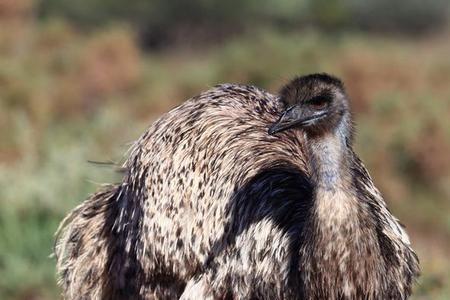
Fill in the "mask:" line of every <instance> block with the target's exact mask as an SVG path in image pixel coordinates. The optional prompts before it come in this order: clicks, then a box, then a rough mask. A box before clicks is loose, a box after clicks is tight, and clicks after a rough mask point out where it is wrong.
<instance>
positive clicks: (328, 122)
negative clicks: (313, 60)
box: [269, 74, 351, 137]
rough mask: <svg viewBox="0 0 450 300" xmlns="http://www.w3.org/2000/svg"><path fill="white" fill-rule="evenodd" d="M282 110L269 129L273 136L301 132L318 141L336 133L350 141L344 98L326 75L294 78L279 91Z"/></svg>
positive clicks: (338, 84)
mask: <svg viewBox="0 0 450 300" xmlns="http://www.w3.org/2000/svg"><path fill="white" fill-rule="evenodd" d="M280 100H281V101H282V102H283V103H284V104H285V106H286V108H287V109H286V110H285V111H284V112H283V114H282V115H281V117H280V118H279V119H278V121H276V122H275V123H274V124H272V126H270V128H269V134H270V135H273V134H276V133H278V132H281V131H284V130H287V129H290V128H302V129H303V130H304V131H305V133H306V135H307V136H308V137H320V136H323V135H325V134H327V133H336V131H337V130H338V131H339V132H340V133H342V134H343V135H344V136H345V137H351V120H350V112H349V104H348V99H347V95H346V92H345V89H344V85H343V84H342V82H341V81H340V80H339V79H337V78H336V77H333V76H330V75H328V74H311V75H307V76H302V77H297V78H295V79H293V80H292V81H290V82H289V83H288V84H287V85H285V86H284V87H283V88H282V89H281V91H280Z"/></svg>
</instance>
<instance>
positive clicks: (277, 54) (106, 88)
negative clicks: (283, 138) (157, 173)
mask: <svg viewBox="0 0 450 300" xmlns="http://www.w3.org/2000/svg"><path fill="white" fill-rule="evenodd" d="M124 3H125V2H124V1H120V0H66V1H59V0H41V1H33V0H0V299H55V298H59V295H60V291H59V289H58V288H57V285H56V280H55V277H56V276H55V271H54V265H55V261H54V258H50V257H49V256H50V254H51V252H52V246H53V237H54V236H53V234H54V232H55V230H56V228H57V226H58V223H59V222H60V220H61V219H62V218H63V216H64V215H65V214H66V213H67V212H68V211H69V210H70V209H71V208H73V207H74V206H75V205H77V204H78V203H80V202H81V201H82V200H83V199H84V198H86V196H87V195H88V194H89V193H91V192H93V191H94V190H95V189H96V188H97V187H98V185H99V184H100V183H104V182H112V181H117V180H119V178H118V175H117V174H115V172H114V169H113V168H112V167H108V166H101V165H98V164H92V163H89V161H90V160H94V161H106V162H107V161H114V162H120V161H122V160H123V153H125V151H126V150H127V148H128V146H129V144H130V142H132V141H133V140H135V139H137V138H138V136H139V135H140V134H141V133H142V132H143V131H144V130H145V128H146V127H147V126H148V125H149V124H151V122H152V121H153V120H155V118H157V117H158V116H159V115H161V114H162V113H163V112H165V111H168V110H170V109H171V108H173V107H174V106H176V105H177V104H179V103H181V102H183V101H184V100H186V99H187V98H189V97H191V96H194V95H196V94H198V93H200V92H201V91H204V90H206V89H208V88H209V87H211V86H213V85H215V84H217V83H221V82H237V83H246V84H254V85H257V86H259V87H262V88H265V89H267V90H269V91H272V92H276V91H277V89H278V88H279V87H280V85H281V84H283V83H285V82H286V81H287V80H288V79H289V78H291V77H292V76H294V75H296V74H306V73H310V72H323V71H326V72H330V73H334V74H336V75H338V76H340V77H341V78H342V79H343V80H344V81H345V83H346V85H347V88H348V91H349V94H350V96H351V98H352V104H353V109H354V111H355V115H356V121H357V124H358V127H357V128H358V132H357V136H356V148H357V152H358V153H359V154H360V156H361V157H362V159H363V160H364V161H365V163H366V165H367V167H368V169H369V170H370V171H371V174H372V175H373V177H374V180H375V182H376V184H377V186H378V187H379V188H380V189H381V191H382V192H383V194H384V196H385V198H386V200H387V202H388V204H389V207H390V208H391V210H392V211H393V212H394V214H395V215H396V216H398V217H399V218H400V219H401V220H402V222H403V223H404V224H405V225H406V226H407V228H408V232H409V233H410V236H411V239H412V243H413V246H414V248H415V249H416V250H417V252H418V254H419V257H420V260H421V267H422V277H421V278H420V280H419V282H418V283H417V285H416V286H415V294H414V297H413V299H450V258H449V256H450V25H449V16H450V8H449V1H448V0H433V1H422V0H395V1H393V0H366V1H358V0H342V1H338V0H328V1H325V0H315V1H313V0H301V1H289V0H248V1H238V0H228V1H208V0H173V1H165V0H152V1H148V0H135V1H128V2H126V4H124Z"/></svg>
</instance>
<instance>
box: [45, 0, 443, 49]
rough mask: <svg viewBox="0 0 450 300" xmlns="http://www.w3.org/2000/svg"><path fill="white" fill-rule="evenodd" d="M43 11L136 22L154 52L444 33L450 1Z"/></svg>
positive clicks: (86, 2) (183, 2) (72, 1)
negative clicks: (259, 39) (242, 41)
mask: <svg viewBox="0 0 450 300" xmlns="http://www.w3.org/2000/svg"><path fill="white" fill-rule="evenodd" d="M38 9H39V12H40V15H41V16H42V17H44V18H48V17H50V16H60V17H65V18H67V19H69V20H72V21H73V22H75V23H77V24H78V25H79V26H82V27H90V26H93V25H100V24H105V23H110V22H113V21H117V20H121V21H127V22H130V23H131V24H134V25H135V26H136V27H137V28H138V29H139V32H140V37H141V41H142V43H143V45H145V46H149V47H159V46H164V45H167V44H172V43H173V42H177V41H179V42H182V43H183V44H188V45H191V44H192V43H196V42H198V41H203V42H205V41H217V40H220V39H221V38H223V37H224V36H229V35H230V34H233V33H236V32H242V31H245V30H247V31H250V32H254V29H255V28H260V27H264V26H279V27H280V28H285V29H290V30H292V29H296V28H299V27H305V26H309V25H314V26H318V27H319V28H323V29H326V30H333V31H336V30H339V29H359V30H370V31H383V32H402V33H409V34H412V33H418V32H427V31H430V30H433V29H437V28H441V27H442V26H443V25H445V24H446V22H447V21H448V16H449V13H450V10H449V2H448V1H447V0H432V1H427V2H426V3H424V2H423V1H420V0H394V1H390V0H365V1H356V0H332V1H329V0H325V1H324V0H302V1H287V0H282V1H277V0H263V1H256V0H247V1H239V0H229V1H212V0H206V1H205V0H174V1H165V0H152V1H146V0H135V1H132V2H128V3H127V4H126V5H125V4H124V3H123V1H120V0H67V1H59V0H41V1H40V2H39V6H38Z"/></svg>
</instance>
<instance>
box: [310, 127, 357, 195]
mask: <svg viewBox="0 0 450 300" xmlns="http://www.w3.org/2000/svg"><path fill="white" fill-rule="evenodd" d="M308 148H309V149H308V150H309V165H310V166H309V167H310V171H311V176H312V179H313V181H314V183H315V185H316V189H323V190H327V191H335V190H337V189H342V188H349V184H350V182H351V181H350V165H349V164H350V162H349V149H348V148H347V145H346V137H345V135H344V134H343V133H342V132H341V131H339V130H336V131H335V132H330V133H327V134H324V135H322V136H318V137H313V138H308Z"/></svg>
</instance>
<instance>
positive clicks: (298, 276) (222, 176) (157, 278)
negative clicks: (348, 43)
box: [55, 74, 419, 299]
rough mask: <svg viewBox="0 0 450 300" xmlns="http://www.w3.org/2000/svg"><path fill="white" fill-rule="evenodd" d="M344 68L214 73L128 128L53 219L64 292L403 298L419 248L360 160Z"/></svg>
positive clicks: (87, 295)
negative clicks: (128, 143)
mask: <svg viewBox="0 0 450 300" xmlns="http://www.w3.org/2000/svg"><path fill="white" fill-rule="evenodd" d="M352 136H353V126H352V119H351V114H350V109H349V103H348V97H347V95H346V92H345V89H344V86H343V84H342V83H341V81H340V80H339V79H337V78H335V77H333V76H330V75H327V74H312V75H307V76H303V77H298V78H295V79H294V80H292V81H291V82H289V83H288V84H287V85H285V86H284V87H283V88H282V90H281V91H280V93H279V95H272V94H269V93H268V92H265V91H263V90H261V89H258V88H256V87H252V86H244V85H235V84H222V85H218V86H216V87H214V88H212V89H210V90H209V91H206V92H204V93H202V94H200V95H199V96H196V97H194V98H192V99H190V100H188V101H186V102H185V103H183V104H182V105H180V106H179V107H177V108H175V109H173V110H171V111H170V112H168V113H167V114H165V115H164V116H162V117H161V118H160V119H159V120H158V121H156V122H155V123H154V124H153V125H152V126H150V128H148V130H147V131H146V132H145V133H144V134H143V135H142V136H141V137H140V138H139V139H138V140H137V142H136V143H135V144H134V145H133V147H132V148H131V150H130V153H129V157H128V159H127V160H126V162H125V163H124V169H125V170H126V173H125V175H124V178H123V180H122V182H120V183H117V184H113V185H108V186H106V187H104V188H103V189H102V190H100V191H98V192H96V193H95V194H93V195H92V196H90V197H89V198H88V199H87V200H85V201H84V202H83V203H82V204H81V205H79V206H78V207H77V208H75V209H74V210H73V211H72V212H71V213H70V214H69V215H68V216H67V217H66V218H65V220H64V221H63V222H62V223H61V225H60V229H59V230H58V231H59V233H58V235H57V244H56V247H55V254H56V256H57V269H58V272H59V275H60V284H61V285H62V287H63V293H64V296H65V297H66V298H68V299H177V298H181V299H406V298H407V297H408V296H409V295H410V293H411V287H412V284H413V282H414V279H415V278H416V277H417V276H418V272H419V268H418V259H417V256H416V255H415V253H414V251H413V250H412V249H411V246H410V242H409V239H408V236H407V234H406V233H405V231H404V229H403V228H402V226H401V225H400V223H399V222H398V220H397V219H396V218H395V217H394V216H393V215H392V214H391V213H390V212H389V210H388V209H387V207H386V204H385V202H384V200H383V198H382V197H381V195H380V193H379V191H378V190H377V189H376V188H375V186H374V184H373V183H372V180H371V178H370V176H369V174H368V172H367V171H366V169H365V167H364V166H363V164H362V163H361V161H360V160H359V159H358V157H357V155H356V154H355V153H354V152H353V151H352V139H353V138H352Z"/></svg>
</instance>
